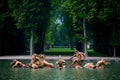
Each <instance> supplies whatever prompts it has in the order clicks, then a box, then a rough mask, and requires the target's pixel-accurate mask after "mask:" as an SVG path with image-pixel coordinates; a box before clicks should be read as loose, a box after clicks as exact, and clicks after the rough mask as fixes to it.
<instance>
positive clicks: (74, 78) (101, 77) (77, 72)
mask: <svg viewBox="0 0 120 80" xmlns="http://www.w3.org/2000/svg"><path fill="white" fill-rule="evenodd" d="M10 62H11V61H10V60H0V80H120V69H119V68H120V63H119V62H112V64H111V65H109V66H106V67H105V68H104V69H94V70H90V69H85V68H82V69H72V68H70V67H67V68H66V69H62V70H58V69H55V68H52V69H28V68H24V69H22V68H11V66H10V65H9V64H10ZM22 62H24V63H27V62H29V61H28V60H25V61H22ZM51 62H52V63H55V61H51ZM70 63H71V62H70V61H68V62H67V64H68V65H70ZM84 63H86V62H84Z"/></svg>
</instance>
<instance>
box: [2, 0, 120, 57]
mask: <svg viewBox="0 0 120 80" xmlns="http://www.w3.org/2000/svg"><path fill="white" fill-rule="evenodd" d="M0 18H1V19H0V54H1V55H3V54H21V53H23V54H24V52H25V51H26V50H29V46H31V48H30V49H32V48H33V52H36V53H41V52H43V51H44V49H49V48H50V47H55V46H67V47H70V48H71V49H73V48H74V47H75V46H76V49H78V50H80V51H84V52H86V53H87V45H88V43H90V44H91V46H90V48H92V49H94V50H95V51H98V52H102V53H104V54H108V55H110V56H120V55H119V49H120V23H119V22H120V3H119V1H118V0H0ZM31 44H32V45H31Z"/></svg>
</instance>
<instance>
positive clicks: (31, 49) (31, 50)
mask: <svg viewBox="0 0 120 80" xmlns="http://www.w3.org/2000/svg"><path fill="white" fill-rule="evenodd" d="M33 35H34V34H33V30H31V35H30V55H32V54H33Z"/></svg>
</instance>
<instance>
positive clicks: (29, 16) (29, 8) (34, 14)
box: [10, 0, 50, 54]
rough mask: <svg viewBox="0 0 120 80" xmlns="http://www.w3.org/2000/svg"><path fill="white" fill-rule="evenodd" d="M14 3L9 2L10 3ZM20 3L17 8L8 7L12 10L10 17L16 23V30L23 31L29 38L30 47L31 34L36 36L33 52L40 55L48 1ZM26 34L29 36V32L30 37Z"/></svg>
mask: <svg viewBox="0 0 120 80" xmlns="http://www.w3.org/2000/svg"><path fill="white" fill-rule="evenodd" d="M15 1H16V0H10V3H14V2H15ZM20 2H21V4H19V5H18V6H17V7H14V5H13V4H11V5H10V6H11V8H12V10H13V12H12V16H13V17H14V19H15V21H17V23H16V25H17V28H22V29H24V30H25V34H26V35H28V36H31V38H30V39H31V47H32V44H33V43H32V41H33V40H32V39H33V38H32V37H33V33H34V34H36V35H37V36H35V37H38V38H37V39H38V40H37V41H38V42H36V43H37V44H35V52H36V53H40V52H42V51H43V46H44V37H45V31H46V29H47V25H48V21H49V10H50V2H49V0H37V1H34V0H31V1H30V0H22V1H20ZM28 32H29V34H30V32H31V35H29V34H28ZM31 49H32V48H31ZM32 53H33V52H32V50H31V54H32Z"/></svg>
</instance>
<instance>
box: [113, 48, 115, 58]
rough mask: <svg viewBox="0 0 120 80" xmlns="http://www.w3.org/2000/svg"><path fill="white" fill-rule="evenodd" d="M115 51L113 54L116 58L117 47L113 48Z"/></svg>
mask: <svg viewBox="0 0 120 80" xmlns="http://www.w3.org/2000/svg"><path fill="white" fill-rule="evenodd" d="M113 51H114V52H113V53H114V54H113V56H114V57H116V47H115V46H114V47H113Z"/></svg>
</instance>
